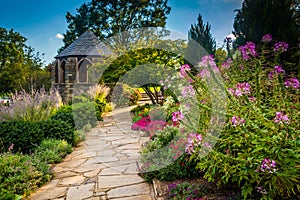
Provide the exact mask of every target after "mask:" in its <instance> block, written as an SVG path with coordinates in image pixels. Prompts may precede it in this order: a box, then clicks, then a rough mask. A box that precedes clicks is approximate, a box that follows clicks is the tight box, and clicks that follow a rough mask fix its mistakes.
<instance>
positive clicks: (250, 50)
mask: <svg viewBox="0 0 300 200" xmlns="http://www.w3.org/2000/svg"><path fill="white" fill-rule="evenodd" d="M239 50H240V51H241V53H242V56H243V59H244V60H249V59H250V56H256V51H255V43H254V42H247V43H246V45H244V46H240V47H239Z"/></svg>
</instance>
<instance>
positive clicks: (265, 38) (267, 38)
mask: <svg viewBox="0 0 300 200" xmlns="http://www.w3.org/2000/svg"><path fill="white" fill-rule="evenodd" d="M272 39H273V38H272V35H271V34H265V35H264V36H263V37H262V39H261V41H263V42H271V41H272Z"/></svg>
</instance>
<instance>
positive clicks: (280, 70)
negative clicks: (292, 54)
mask: <svg viewBox="0 0 300 200" xmlns="http://www.w3.org/2000/svg"><path fill="white" fill-rule="evenodd" d="M284 73H285V71H284V69H283V68H282V67H281V66H278V65H276V66H275V67H274V70H272V71H271V72H270V73H269V74H268V78H269V79H273V78H274V75H275V74H276V75H279V74H284Z"/></svg>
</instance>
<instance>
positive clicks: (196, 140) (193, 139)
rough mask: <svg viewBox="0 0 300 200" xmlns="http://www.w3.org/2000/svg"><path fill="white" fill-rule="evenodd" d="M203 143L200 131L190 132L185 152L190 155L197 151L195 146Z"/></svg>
mask: <svg viewBox="0 0 300 200" xmlns="http://www.w3.org/2000/svg"><path fill="white" fill-rule="evenodd" d="M201 143H202V135H201V134H198V133H190V134H189V135H188V141H187V144H186V146H185V152H186V153H188V154H189V155H191V154H193V153H195V149H194V148H195V147H199V146H200V145H201Z"/></svg>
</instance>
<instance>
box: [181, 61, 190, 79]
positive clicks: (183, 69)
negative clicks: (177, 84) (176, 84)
mask: <svg viewBox="0 0 300 200" xmlns="http://www.w3.org/2000/svg"><path fill="white" fill-rule="evenodd" d="M190 70H191V67H190V66H189V65H188V64H185V65H182V66H181V67H180V78H185V77H187V76H188V74H187V71H190Z"/></svg>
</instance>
